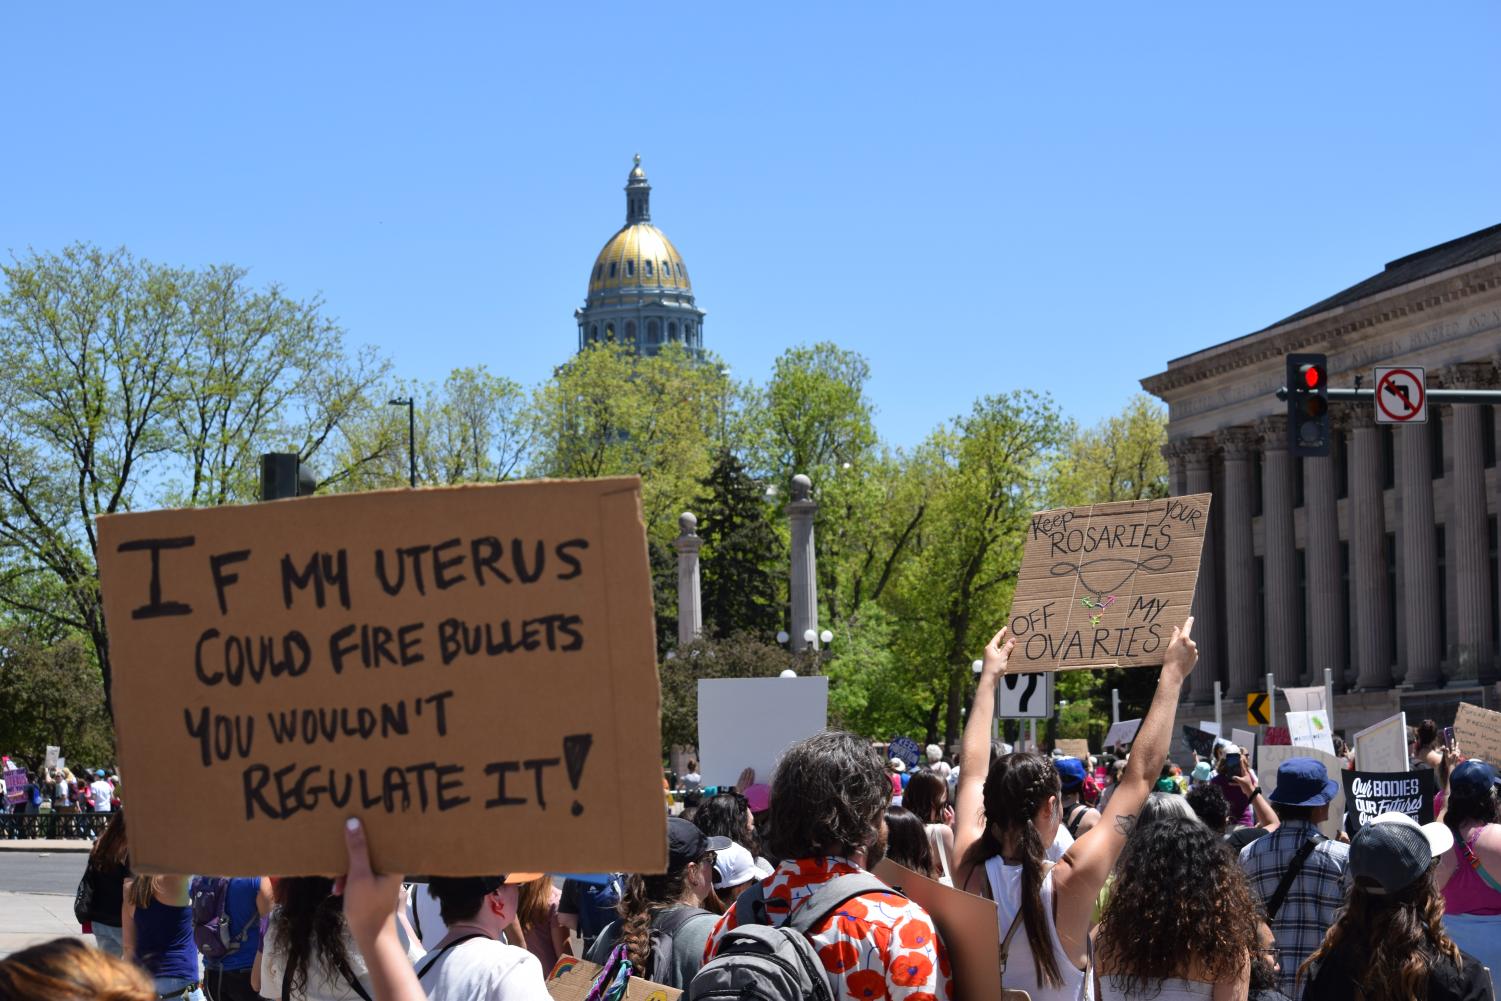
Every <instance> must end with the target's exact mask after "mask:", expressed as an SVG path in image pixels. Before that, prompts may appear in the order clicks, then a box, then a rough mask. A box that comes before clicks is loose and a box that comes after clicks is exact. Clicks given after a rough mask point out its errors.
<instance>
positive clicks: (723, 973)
mask: <svg viewBox="0 0 1501 1001" xmlns="http://www.w3.org/2000/svg"><path fill="white" fill-rule="evenodd" d="M895 892H896V891H895V890H893V889H892V888H891V887H889V886H887V885H886V884H885V883H883V882H881V881H880V880H879V879H877V878H876V877H874V876H872V875H871V874H870V873H868V872H857V873H849V874H847V875H844V876H836V877H835V878H833V879H831V880H829V881H828V882H827V883H825V884H824V885H823V886H820V887H819V888H818V889H817V890H815V891H813V896H811V897H809V898H808V899H807V901H805V902H804V903H803V905H802V906H801V907H799V908H798V909H797V910H796V911H795V912H794V913H793V915H792V916H791V917H790V918H788V919H787V921H786V922H785V923H783V924H782V925H781V926H780V927H777V928H773V927H772V926H771V924H770V923H769V921H768V919H767V915H766V899H765V897H764V896H763V895H762V891H761V884H760V883H757V884H756V885H754V886H752V887H751V888H750V889H748V890H746V891H745V892H744V893H742V894H741V895H740V898H739V899H738V900H736V901H735V918H736V921H737V924H736V925H735V927H734V928H733V929H731V930H730V931H728V932H725V934H724V935H723V936H722V937H721V938H720V940H719V947H718V949H716V950H715V953H714V958H713V959H711V960H709V962H707V963H705V964H704V965H703V967H702V968H701V969H700V970H699V971H698V973H697V974H695V975H694V977H693V981H692V982H691V983H690V984H689V985H688V990H687V991H685V992H684V993H683V1001H709V999H710V998H735V999H737V1001H835V998H834V997H833V996H832V995H831V994H830V993H829V975H828V973H826V972H825V971H824V968H823V963H821V962H820V961H819V959H818V953H817V952H816V951H815V950H814V948H813V943H812V942H810V941H809V940H808V934H809V933H810V932H811V931H812V930H813V929H814V928H815V927H817V926H818V925H819V924H820V923H821V922H822V921H823V920H824V919H825V918H827V917H828V916H829V915H830V914H833V913H834V912H835V911H837V910H839V908H841V907H843V906H844V904H845V903H846V902H847V901H849V900H851V899H853V898H855V897H858V896H861V895H862V894H866V893H895Z"/></svg>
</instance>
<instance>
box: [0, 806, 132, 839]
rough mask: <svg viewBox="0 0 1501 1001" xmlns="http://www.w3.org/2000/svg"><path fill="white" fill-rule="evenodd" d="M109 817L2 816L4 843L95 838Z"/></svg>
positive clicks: (84, 814)
mask: <svg viewBox="0 0 1501 1001" xmlns="http://www.w3.org/2000/svg"><path fill="white" fill-rule="evenodd" d="M109 818H110V815H109V814H108V813H0V839H4V840H21V841H38V840H48V841H51V840H64V839H68V838H93V837H95V836H96V835H98V833H99V832H100V831H102V830H104V825H105V824H107V823H109Z"/></svg>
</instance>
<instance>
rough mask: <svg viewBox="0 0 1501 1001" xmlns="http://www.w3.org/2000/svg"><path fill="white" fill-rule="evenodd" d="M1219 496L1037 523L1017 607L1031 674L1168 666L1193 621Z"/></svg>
mask: <svg viewBox="0 0 1501 1001" xmlns="http://www.w3.org/2000/svg"><path fill="white" fill-rule="evenodd" d="M1209 500H1210V495H1209V494H1191V495H1188V496H1184V497H1168V498H1164V499H1158V500H1142V501H1121V502H1118V503H1112V504H1093V505H1089V506H1086V507H1073V508H1062V509H1059V510H1056V511H1042V512H1039V513H1038V514H1034V515H1033V516H1032V521H1031V524H1030V525H1029V526H1028V528H1027V535H1026V545H1025V548H1024V549H1023V553H1022V566H1021V571H1020V573H1019V574H1018V576H1017V582H1016V594H1015V596H1014V597H1013V598H1012V599H1011V618H1010V621H1009V625H1010V629H1011V635H1012V636H1014V637H1015V638H1016V649H1015V651H1014V652H1013V653H1012V660H1013V662H1015V661H1018V660H1019V661H1020V662H1021V665H1019V666H1018V668H1017V669H1018V670H1021V671H1066V670H1072V669H1074V668H1081V667H1144V666H1149V665H1153V664H1161V663H1162V660H1163V655H1164V654H1165V653H1166V651H1167V644H1168V641H1169V640H1170V639H1171V638H1172V635H1173V627H1174V626H1176V625H1179V624H1181V623H1182V622H1183V620H1184V619H1186V618H1187V617H1188V614H1189V606H1190V605H1191V604H1192V602H1193V593H1194V585H1195V584H1196V583H1197V581H1198V577H1199V558H1200V555H1201V554H1202V552H1203V549H1204V529H1205V526H1206V525H1207V524H1208V523H1209Z"/></svg>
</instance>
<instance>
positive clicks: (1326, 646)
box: [1303, 409, 1348, 691]
mask: <svg viewBox="0 0 1501 1001" xmlns="http://www.w3.org/2000/svg"><path fill="white" fill-rule="evenodd" d="M1343 413H1344V410H1343V409H1339V410H1335V411H1334V412H1333V415H1332V416H1333V417H1334V418H1335V419H1336V420H1335V421H1334V422H1332V423H1334V424H1335V428H1336V430H1335V431H1334V433H1336V434H1338V433H1339V430H1338V425H1339V418H1340V417H1341V416H1342V415H1343ZM1337 493H1338V491H1337V488H1336V486H1335V482H1334V459H1333V458H1310V459H1307V460H1305V461H1304V462H1303V515H1304V519H1303V527H1304V529H1305V536H1306V545H1305V547H1304V550H1303V554H1304V566H1305V567H1307V571H1308V610H1307V611H1308V673H1307V678H1306V680H1307V682H1308V683H1309V684H1322V683H1323V681H1324V668H1326V667H1327V668H1329V669H1330V670H1331V671H1332V672H1333V673H1332V675H1331V677H1332V678H1333V682H1334V689H1335V691H1344V688H1345V684H1346V679H1345V663H1346V660H1347V657H1348V653H1347V650H1346V636H1345V589H1344V584H1343V581H1342V580H1341V575H1340V556H1339V498H1338V496H1337Z"/></svg>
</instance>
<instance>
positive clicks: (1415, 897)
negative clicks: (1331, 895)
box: [1299, 813, 1494, 1001]
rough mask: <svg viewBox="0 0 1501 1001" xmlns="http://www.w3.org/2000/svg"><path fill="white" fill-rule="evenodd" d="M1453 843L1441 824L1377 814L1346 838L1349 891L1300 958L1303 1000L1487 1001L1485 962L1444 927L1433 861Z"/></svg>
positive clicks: (1441, 904) (1403, 814)
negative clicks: (1305, 957)
mask: <svg viewBox="0 0 1501 1001" xmlns="http://www.w3.org/2000/svg"><path fill="white" fill-rule="evenodd" d="M1453 847H1454V835H1453V833H1452V832H1450V830H1449V829H1448V828H1447V827H1445V826H1444V825H1443V824H1423V825H1421V826H1419V825H1418V822H1417V821H1415V820H1413V819H1412V818H1411V817H1409V816H1407V814H1405V813H1383V814H1381V815H1380V816H1378V817H1376V818H1375V819H1374V820H1372V821H1371V822H1370V823H1369V824H1367V825H1366V826H1364V827H1362V828H1361V829H1360V830H1359V831H1357V832H1356V834H1355V837H1354V839H1352V841H1351V842H1350V876H1351V878H1352V882H1351V886H1350V892H1349V896H1348V898H1347V900H1346V903H1345V907H1344V909H1343V910H1342V911H1341V912H1340V915H1339V919H1338V920H1337V921H1336V922H1335V923H1334V925H1333V927H1331V928H1330V929H1329V932H1328V934H1327V935H1325V936H1324V941H1323V944H1322V945H1320V946H1319V948H1318V950H1317V951H1316V952H1315V953H1314V954H1313V955H1312V956H1311V957H1309V959H1308V961H1307V962H1305V963H1304V964H1303V968H1302V969H1301V970H1300V971H1299V973H1300V974H1301V975H1303V976H1306V977H1307V983H1308V987H1307V990H1306V991H1305V992H1304V993H1303V995H1302V996H1303V998H1304V1001H1345V999H1349V1001H1355V999H1357V998H1359V999H1362V1001H1399V999H1404V1001H1405V999H1408V998H1424V999H1426V1001H1488V999H1492V998H1493V997H1494V994H1493V992H1492V990H1491V985H1490V977H1489V976H1488V975H1487V974H1486V971H1485V967H1483V966H1482V965H1481V964H1480V963H1479V961H1477V960H1476V959H1475V958H1474V957H1472V956H1469V955H1467V954H1465V953H1463V952H1461V951H1460V950H1459V947H1458V946H1457V945H1455V944H1454V942H1453V940H1452V939H1450V938H1449V936H1448V935H1447V934H1446V933H1445V932H1444V926H1443V922H1442V920H1441V918H1442V916H1443V910H1444V908H1443V901H1442V899H1441V898H1440V896H1439V892H1438V887H1437V886H1436V885H1435V882H1434V878H1433V877H1434V863H1435V862H1436V861H1437V860H1438V859H1439V857H1440V856H1442V855H1443V854H1444V853H1445V852H1447V851H1449V850H1450V849H1451V848H1453Z"/></svg>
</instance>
